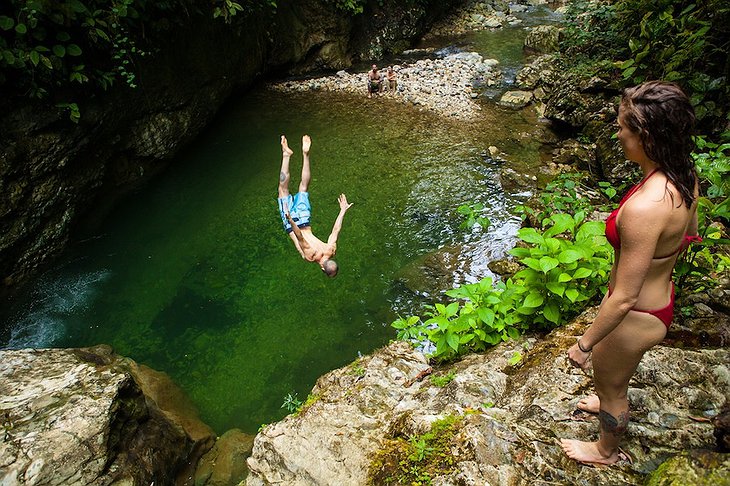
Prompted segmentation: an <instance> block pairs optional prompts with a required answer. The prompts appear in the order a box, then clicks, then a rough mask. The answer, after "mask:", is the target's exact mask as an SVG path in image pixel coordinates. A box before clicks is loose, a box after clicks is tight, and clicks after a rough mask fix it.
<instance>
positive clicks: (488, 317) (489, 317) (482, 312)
mask: <svg viewBox="0 0 730 486" xmlns="http://www.w3.org/2000/svg"><path fill="white" fill-rule="evenodd" d="M477 314H478V315H479V319H481V320H482V322H483V323H484V324H486V325H487V326H489V327H491V326H492V324H493V323H494V311H493V310H492V309H488V308H486V307H480V308H479V309H477Z"/></svg>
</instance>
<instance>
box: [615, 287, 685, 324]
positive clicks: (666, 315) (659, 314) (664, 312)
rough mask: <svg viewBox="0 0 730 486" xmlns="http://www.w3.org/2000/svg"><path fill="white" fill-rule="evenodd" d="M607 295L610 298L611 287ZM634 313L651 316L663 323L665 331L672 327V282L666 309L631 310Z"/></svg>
mask: <svg viewBox="0 0 730 486" xmlns="http://www.w3.org/2000/svg"><path fill="white" fill-rule="evenodd" d="M608 295H609V297H610V296H611V287H609V288H608ZM631 310H632V311H634V312H643V313H644V314H651V315H653V316H654V317H656V318H657V319H659V320H660V321H662V322H663V323H664V325H665V326H666V328H667V329H669V326H671V325H672V317H674V282H672V294H671V297H670V299H669V304H667V306H666V307H662V308H661V309H657V310H642V309H631Z"/></svg>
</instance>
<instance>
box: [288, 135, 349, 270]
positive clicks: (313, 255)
mask: <svg viewBox="0 0 730 486" xmlns="http://www.w3.org/2000/svg"><path fill="white" fill-rule="evenodd" d="M311 146H312V139H311V138H309V135H304V136H303V137H302V158H303V163H302V180H301V182H300V183H299V192H297V193H296V194H295V195H294V196H292V195H291V194H290V193H289V159H290V158H291V156H292V154H293V153H294V152H293V151H292V150H291V149H290V148H289V145H288V144H287V141H286V137H285V136H284V135H282V136H281V173H280V174H279V198H278V202H279V212H280V213H281V221H282V223H283V224H284V230H286V232H287V233H288V234H289V237H290V238H291V239H292V241H293V242H294V246H295V247H296V248H297V251H298V252H299V254H300V255H302V258H304V259H305V260H307V261H309V262H316V263H318V264H319V266H320V268H322V271H323V272H324V273H326V274H327V276H328V277H335V276H336V275H337V270H338V267H337V262H335V261H334V260H332V257H334V256H335V252H336V251H337V236H338V235H339V234H340V230H341V229H342V221H343V220H344V219H345V213H346V212H347V210H348V209H350V206H352V203H350V204H348V203H347V198H346V197H345V195H344V194H340V197H339V198H338V201H339V203H340V214H338V215H337V219H336V220H335V224H334V226H333V228H332V233H331V234H330V236H329V238H327V243H325V242H323V241H322V240H320V239H319V238H317V237H316V236H314V234H313V233H312V227H311V226H310V217H311V214H312V207H311V205H310V204H309V193H308V192H307V189H308V187H309V180H310V179H311V173H310V170H309V149H310V147H311Z"/></svg>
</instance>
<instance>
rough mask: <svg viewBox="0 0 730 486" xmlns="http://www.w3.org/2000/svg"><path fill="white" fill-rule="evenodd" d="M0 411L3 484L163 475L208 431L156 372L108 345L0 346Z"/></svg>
mask: <svg viewBox="0 0 730 486" xmlns="http://www.w3.org/2000/svg"><path fill="white" fill-rule="evenodd" d="M134 376H137V377H138V378H137V379H135V378H134ZM138 380H140V381H142V382H143V385H142V386H140V383H138ZM143 389H147V391H148V392H149V393H150V395H146V394H145V393H144V392H143ZM156 400H157V401H156ZM158 402H159V404H158ZM171 402H174V403H171ZM163 407H165V408H163ZM0 416H1V417H2V421H1V422H0V437H2V440H0V483H1V484H3V485H7V486H13V485H20V484H29V485H30V484H34V485H53V484H64V485H79V486H87V485H110V484H119V485H121V484H124V485H135V486H136V485H139V486H148V485H150V484H152V483H154V484H161V485H162V484H173V483H175V482H176V481H183V480H184V478H185V477H186V475H188V474H189V473H190V468H191V467H192V465H193V464H194V463H195V462H197V459H198V457H199V456H200V455H201V454H202V453H204V452H205V451H206V450H207V449H209V448H210V446H211V445H212V443H213V439H214V434H213V432H212V430H211V429H210V428H208V427H207V426H206V425H205V424H203V423H202V422H200V421H199V420H198V419H197V417H196V416H195V415H194V412H193V411H192V410H191V409H190V408H189V406H188V405H186V400H185V399H184V396H183V395H182V393H181V392H180V391H179V389H177V387H175V386H174V385H173V384H172V382H171V381H170V380H169V378H168V377H167V376H166V375H162V374H160V373H158V372H153V371H152V370H149V368H145V367H139V366H137V365H136V364H135V363H132V362H130V361H129V360H127V359H125V358H122V357H119V356H117V355H115V354H114V353H113V352H112V351H111V348H109V347H108V346H97V347H94V348H84V349H47V350H27V349H26V350H5V351H0Z"/></svg>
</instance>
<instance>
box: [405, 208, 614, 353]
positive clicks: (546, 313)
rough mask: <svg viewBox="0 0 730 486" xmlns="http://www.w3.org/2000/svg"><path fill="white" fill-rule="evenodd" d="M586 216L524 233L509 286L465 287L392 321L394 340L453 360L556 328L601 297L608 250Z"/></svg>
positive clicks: (561, 218) (598, 226)
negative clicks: (422, 313) (419, 313)
mask: <svg viewBox="0 0 730 486" xmlns="http://www.w3.org/2000/svg"><path fill="white" fill-rule="evenodd" d="M583 218H584V215H583V214H582V213H581V214H577V215H575V216H571V215H569V214H565V213H557V214H553V215H552V216H551V217H550V218H548V219H549V221H550V222H551V223H552V224H551V225H549V227H548V228H547V229H546V230H545V231H544V232H540V231H538V230H537V229H535V228H522V229H520V230H519V231H518V236H519V237H520V239H521V240H522V242H523V246H522V247H517V248H514V249H512V250H511V251H510V253H511V254H512V255H514V256H515V257H517V258H518V261H519V262H520V263H521V264H522V265H524V267H525V268H524V269H522V270H520V271H519V272H517V273H516V274H515V275H514V277H513V278H511V279H508V280H507V281H506V282H499V283H497V284H496V285H493V283H492V280H491V279H490V278H485V279H483V280H481V281H480V282H478V283H475V284H467V285H462V286H461V287H458V288H455V289H452V290H449V291H447V292H446V295H447V296H449V297H452V298H455V299H457V300H456V301H455V302H451V303H449V304H447V305H444V304H440V303H437V304H435V305H434V306H432V307H429V308H428V311H427V312H426V316H427V317H428V319H426V320H422V319H421V318H417V317H416V316H411V317H409V318H407V319H403V318H401V319H399V320H398V321H396V322H394V323H393V327H395V328H396V329H398V337H399V339H409V340H415V341H419V342H427V343H431V345H432V346H434V347H435V350H434V351H433V352H432V353H431V356H432V357H433V358H434V359H437V360H449V359H453V358H455V357H457V356H459V355H461V354H463V353H466V352H471V351H481V350H484V349H486V348H487V347H488V346H492V345H495V344H497V343H499V342H500V341H506V340H508V339H516V338H517V337H519V335H520V334H521V333H522V332H524V331H525V330H527V329H529V328H531V327H554V326H557V325H560V324H562V323H563V322H565V320H566V319H568V318H570V317H572V316H573V315H575V314H577V313H578V312H579V311H580V309H581V308H582V307H583V306H584V303H585V302H588V301H590V300H592V299H594V298H595V297H596V296H598V295H599V294H600V293H601V292H603V291H605V284H606V282H607V279H608V273H609V271H610V268H611V262H612V257H613V252H612V251H611V247H610V245H609V244H608V242H607V241H606V238H605V236H604V231H605V224H604V223H602V222H596V221H591V222H583Z"/></svg>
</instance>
